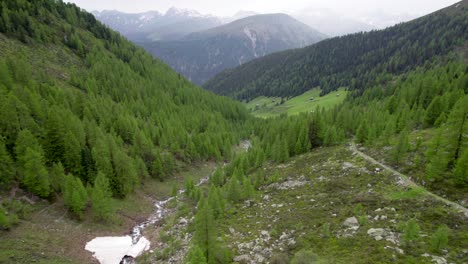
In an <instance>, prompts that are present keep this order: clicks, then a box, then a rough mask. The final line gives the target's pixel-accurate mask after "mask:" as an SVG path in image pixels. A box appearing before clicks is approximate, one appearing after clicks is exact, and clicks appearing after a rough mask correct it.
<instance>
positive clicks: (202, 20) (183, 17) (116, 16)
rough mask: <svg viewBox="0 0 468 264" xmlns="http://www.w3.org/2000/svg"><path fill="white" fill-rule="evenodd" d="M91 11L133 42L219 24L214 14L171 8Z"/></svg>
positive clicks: (194, 30)
mask: <svg viewBox="0 0 468 264" xmlns="http://www.w3.org/2000/svg"><path fill="white" fill-rule="evenodd" d="M93 14H94V15H95V17H96V18H97V19H98V20H100V21H101V22H102V23H104V24H106V25H107V26H109V27H110V28H112V29H114V30H116V31H118V32H120V33H121V34H122V35H124V36H126V37H127V38H128V39H130V40H132V41H134V42H144V41H156V40H174V39H178V38H181V37H183V36H185V35H187V34H190V33H192V32H196V31H201V30H206V29H209V28H213V27H216V26H219V25H221V24H222V22H221V20H220V19H219V18H217V17H214V16H211V15H202V14H200V13H198V12H197V11H195V10H188V9H177V8H175V7H172V8H170V9H168V10H167V12H166V13H165V14H161V13H159V12H158V11H148V12H144V13H138V14H129V13H123V12H119V11H115V10H112V11H110V10H105V11H102V12H98V11H94V12H93Z"/></svg>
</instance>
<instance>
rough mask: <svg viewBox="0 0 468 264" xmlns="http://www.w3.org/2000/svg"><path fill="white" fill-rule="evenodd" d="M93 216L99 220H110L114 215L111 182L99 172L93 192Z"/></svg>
mask: <svg viewBox="0 0 468 264" xmlns="http://www.w3.org/2000/svg"><path fill="white" fill-rule="evenodd" d="M91 203H92V208H93V215H94V217H95V218H96V219H98V220H104V221H107V220H110V219H111V217H112V214H113V208H112V192H111V191H110V186H109V180H108V179H107V178H106V176H105V175H104V174H103V173H102V172H98V174H97V177H96V179H95V180H94V187H93V189H92V192H91Z"/></svg>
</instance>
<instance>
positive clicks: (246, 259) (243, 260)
mask: <svg viewBox="0 0 468 264" xmlns="http://www.w3.org/2000/svg"><path fill="white" fill-rule="evenodd" d="M234 261H235V262H239V263H248V262H249V261H250V257H249V255H240V256H235V257H234Z"/></svg>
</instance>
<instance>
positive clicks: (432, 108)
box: [424, 96, 444, 127]
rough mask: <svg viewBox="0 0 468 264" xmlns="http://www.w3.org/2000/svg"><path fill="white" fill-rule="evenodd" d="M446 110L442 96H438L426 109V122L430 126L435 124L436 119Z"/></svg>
mask: <svg viewBox="0 0 468 264" xmlns="http://www.w3.org/2000/svg"><path fill="white" fill-rule="evenodd" d="M443 111H444V104H443V101H442V97H440V96H436V97H434V99H433V100H432V102H431V104H430V105H429V107H428V108H427V110H426V116H425V117H424V124H425V125H426V126H428V127H430V126H433V125H434V123H435V122H436V120H437V119H438V118H439V116H440V115H441V114H442V113H443Z"/></svg>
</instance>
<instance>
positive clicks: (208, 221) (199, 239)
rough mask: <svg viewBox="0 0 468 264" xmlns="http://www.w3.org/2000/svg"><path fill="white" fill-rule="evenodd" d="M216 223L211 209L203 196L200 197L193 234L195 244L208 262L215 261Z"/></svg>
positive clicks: (216, 245)
mask: <svg viewBox="0 0 468 264" xmlns="http://www.w3.org/2000/svg"><path fill="white" fill-rule="evenodd" d="M216 238H217V235H216V223H215V218H214V213H213V209H212V208H211V207H210V205H209V204H208V202H207V201H206V199H205V198H203V197H202V198H201V199H200V202H199V203H198V209H197V214H196V215H195V233H194V236H193V239H194V242H195V245H196V246H198V247H199V248H200V250H201V251H202V252H203V255H204V256H205V257H206V259H207V260H208V263H210V264H211V263H213V264H214V263H216V252H217V251H218V242H217V241H216Z"/></svg>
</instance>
